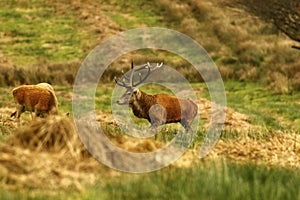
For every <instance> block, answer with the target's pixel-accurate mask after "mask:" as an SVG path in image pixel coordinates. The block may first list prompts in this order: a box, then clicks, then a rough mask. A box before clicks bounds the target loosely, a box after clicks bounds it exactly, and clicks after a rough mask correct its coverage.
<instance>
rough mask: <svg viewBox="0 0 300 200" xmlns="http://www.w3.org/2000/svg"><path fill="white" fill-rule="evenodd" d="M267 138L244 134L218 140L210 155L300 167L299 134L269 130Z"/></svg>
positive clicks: (257, 162) (240, 160)
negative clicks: (239, 136) (237, 137)
mask: <svg viewBox="0 0 300 200" xmlns="http://www.w3.org/2000/svg"><path fill="white" fill-rule="evenodd" d="M268 134H269V135H268V137H267V138H262V137H260V136H257V138H251V137H249V136H247V135H245V136H244V137H242V138H239V139H231V140H226V141H224V140H219V141H218V144H217V145H216V146H215V148H214V150H213V152H212V153H211V154H210V156H212V157H225V158H228V159H230V160H234V161H238V162H243V163H244V162H254V163H256V164H264V165H267V166H276V167H278V166H280V167H288V168H297V169H299V168H300V136H299V134H297V133H286V132H280V131H277V132H269V133H268Z"/></svg>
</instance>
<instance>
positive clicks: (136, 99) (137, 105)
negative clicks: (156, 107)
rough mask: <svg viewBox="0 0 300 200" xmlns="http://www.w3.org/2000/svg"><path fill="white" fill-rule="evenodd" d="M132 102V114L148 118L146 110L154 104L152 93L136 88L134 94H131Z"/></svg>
mask: <svg viewBox="0 0 300 200" xmlns="http://www.w3.org/2000/svg"><path fill="white" fill-rule="evenodd" d="M132 98H133V99H132V103H131V104H130V106H131V108H132V111H133V114H134V115H135V116H137V117H139V118H145V119H148V118H149V114H148V111H149V109H150V107H151V106H152V105H153V104H154V101H155V99H154V98H153V96H152V95H149V94H146V93H145V92H143V91H141V90H138V91H137V93H136V94H135V95H133V96H132Z"/></svg>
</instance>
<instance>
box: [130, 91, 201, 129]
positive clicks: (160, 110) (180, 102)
mask: <svg viewBox="0 0 300 200" xmlns="http://www.w3.org/2000/svg"><path fill="white" fill-rule="evenodd" d="M129 106H130V107H131V108H132V112H133V114H134V115H135V116H136V117H138V118H144V119H147V120H148V121H149V122H150V123H151V127H154V128H156V127H157V126H159V125H162V124H167V123H176V122H180V123H181V124H182V126H183V127H184V128H185V129H187V130H189V129H190V128H191V124H192V122H193V121H194V118H195V117H196V115H197V110H198V107H197V104H195V103H194V102H193V101H191V100H190V99H181V98H177V97H175V96H170V95H167V94H155V95H150V94H146V93H145V92H143V91H141V90H138V89H137V90H136V91H135V92H134V93H133V94H132V96H131V98H130V100H129Z"/></svg>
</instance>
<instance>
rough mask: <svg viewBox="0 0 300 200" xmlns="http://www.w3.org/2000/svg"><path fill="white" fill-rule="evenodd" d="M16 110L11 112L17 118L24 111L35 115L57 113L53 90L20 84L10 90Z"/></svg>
mask: <svg viewBox="0 0 300 200" xmlns="http://www.w3.org/2000/svg"><path fill="white" fill-rule="evenodd" d="M51 87H52V86H51ZM12 94H13V96H14V101H15V103H16V104H17V106H16V111H15V112H14V113H12V114H11V117H13V116H15V115H16V117H17V118H18V119H19V118H20V116H21V114H22V113H23V112H25V111H29V112H31V115H32V112H35V114H36V116H42V115H44V114H58V103H57V98H56V96H55V93H54V91H53V90H51V89H48V88H44V87H41V86H38V85H22V86H19V87H17V88H15V89H13V90H12Z"/></svg>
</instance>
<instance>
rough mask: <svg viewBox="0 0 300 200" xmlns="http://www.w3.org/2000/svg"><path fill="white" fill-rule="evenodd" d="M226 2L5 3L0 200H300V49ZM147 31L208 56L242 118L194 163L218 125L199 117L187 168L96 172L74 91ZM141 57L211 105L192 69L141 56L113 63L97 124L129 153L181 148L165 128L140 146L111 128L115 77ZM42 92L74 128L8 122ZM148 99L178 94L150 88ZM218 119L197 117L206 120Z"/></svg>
mask: <svg viewBox="0 0 300 200" xmlns="http://www.w3.org/2000/svg"><path fill="white" fill-rule="evenodd" d="M228 1H229V0H228ZM228 1H222V3H220V1H218V0H208V1H198V0H172V1H171V0H153V1H139V0H133V1H124V0H112V1H109V0H87V1H82V0H74V1H48V0H44V1H40V0H31V1H27V0H18V1H15V0H11V1H1V2H0V23H1V26H0V149H1V153H0V160H1V161H3V162H1V164H0V185H1V189H0V199H53V198H55V199H195V198H199V199H300V193H299V190H298V188H297V186H298V185H299V184H300V171H299V170H300V169H299V155H300V154H299V153H300V152H299V144H300V143H299V133H300V120H299V119H300V113H299V112H298V110H299V109H300V104H299V99H300V92H299V91H300V81H299V80H300V72H299V65H300V62H299V53H300V51H298V50H295V49H292V48H290V47H291V46H292V45H294V44H295V43H294V42H293V41H292V40H291V39H289V38H287V37H286V36H285V35H283V34H281V32H280V30H279V29H278V28H277V27H276V26H273V25H272V24H269V23H265V22H263V21H261V20H260V19H258V18H256V17H254V16H251V15H250V14H249V13H248V12H245V11H244V10H243V9H240V8H239V7H235V6H232V5H231V6H230V7H229V6H228V4H223V2H228ZM238 1H240V2H242V0H238ZM254 1H255V0H253V1H251V2H254ZM270 1H271V0H268V2H270ZM274 1H276V2H277V0H274ZM278 1H280V2H281V0H278ZM249 5H251V4H249ZM297 8H298V7H297ZM255 14H256V13H255ZM149 26H154V27H167V28H171V29H174V30H177V31H180V32H183V33H185V34H187V35H189V36H190V37H192V38H193V39H195V40H196V41H197V42H199V43H200V44H201V45H202V46H203V47H204V48H205V49H206V50H207V52H208V53H209V55H210V56H211V57H212V58H213V60H214V61H215V63H216V64H217V66H218V68H219V71H220V73H221V75H222V78H223V80H224V81H225V82H224V85H225V89H226V95H227V105H228V109H231V108H232V109H234V110H235V111H232V110H229V113H228V115H227V117H229V118H230V117H233V115H238V116H237V117H236V116H235V118H232V119H231V118H230V119H228V118H227V121H226V124H225V125H226V127H229V128H228V129H225V130H224V131H222V134H221V138H220V140H219V143H218V144H217V145H218V146H217V148H215V149H216V150H215V152H212V154H211V155H210V156H209V157H206V158H204V159H202V160H198V158H197V156H196V155H193V152H196V151H198V147H199V145H200V144H201V143H202V142H203V139H204V137H205V133H206V129H205V125H207V124H208V119H209V117H208V116H209V115H208V114H207V115H205V114H206V113H201V116H200V117H201V123H200V129H199V131H198V133H197V136H196V138H195V140H194V141H193V143H192V145H191V146H190V147H189V151H188V152H187V153H186V154H187V155H185V156H186V157H184V159H187V160H192V161H191V163H190V164H188V165H187V166H182V165H180V164H182V163H184V162H183V161H179V162H178V163H179V164H178V163H174V164H172V165H171V166H169V167H166V168H164V169H161V170H159V171H155V172H151V173H146V174H126V173H122V172H116V171H113V170H111V169H108V168H107V167H105V166H103V165H101V164H99V163H98V162H96V161H95V160H94V159H93V158H92V157H91V155H89V153H88V152H87V151H86V149H85V148H84V147H83V145H82V143H81V142H80V141H79V139H78V137H77V134H76V129H75V127H74V126H73V118H72V84H73V82H74V80H75V77H76V73H77V70H78V69H79V67H80V63H81V62H82V61H83V59H84V58H85V57H86V56H87V54H88V52H89V51H90V50H92V49H93V48H94V47H95V46H96V45H97V44H99V42H101V41H103V40H104V39H105V38H107V37H109V36H110V35H112V34H115V33H118V32H120V31H122V30H128V29H131V28H138V27H149ZM132 58H134V61H135V63H137V64H140V63H144V62H147V61H150V62H152V61H153V62H157V61H164V62H165V63H167V65H168V66H172V67H174V68H175V69H176V70H178V71H179V72H180V73H182V74H183V75H184V76H185V77H186V78H187V79H188V80H189V81H190V82H191V85H192V87H193V88H194V89H195V91H196V95H197V97H199V99H200V98H206V99H210V96H209V91H207V88H206V85H205V83H203V82H202V78H201V77H200V76H199V74H198V73H197V72H196V71H195V70H194V69H193V68H192V67H191V66H190V64H189V63H188V62H186V61H185V60H184V59H182V58H181V57H180V56H178V55H174V54H172V53H170V52H166V51H162V50H152V49H147V50H139V51H135V52H131V53H130V54H127V55H124V56H121V57H120V58H118V59H116V61H115V62H113V63H111V65H110V66H109V67H108V68H107V70H106V71H105V73H104V75H103V76H102V78H101V80H100V82H99V86H98V88H97V91H96V94H95V110H96V114H97V120H99V123H100V125H101V127H102V128H103V129H104V132H105V134H106V135H107V136H108V137H109V138H110V139H111V141H112V142H113V143H114V144H117V145H119V146H120V147H121V148H123V147H127V148H129V147H128V146H126V144H127V143H126V142H127V141H126V139H128V141H129V142H128V143H130V142H131V143H132V144H138V145H136V146H133V147H131V150H132V151H134V152H149V151H150V150H155V149H158V148H159V147H162V146H164V145H165V144H166V143H167V142H169V141H170V140H172V139H173V138H174V135H175V132H174V129H173V128H174V127H175V126H174V127H173V126H169V125H168V126H166V127H164V128H163V129H162V132H164V134H162V138H160V139H156V140H155V139H154V138H151V139H150V142H149V140H144V141H143V140H142V142H140V141H138V140H133V139H132V138H131V137H128V136H125V135H124V134H123V132H122V130H120V128H119V127H118V126H116V124H115V123H114V121H113V119H112V117H111V95H112V91H113V89H114V83H113V78H114V77H115V76H117V77H120V76H121V75H122V73H123V72H122V70H124V71H126V70H128V69H129V67H130V60H131V59H132ZM39 82H48V83H51V84H53V85H54V88H55V92H56V94H57V97H58V101H59V111H60V114H61V115H62V116H64V115H65V114H66V113H70V118H69V119H68V118H65V117H58V118H53V119H51V120H49V121H47V120H45V119H42V120H40V121H39V120H38V121H34V122H31V120H30V117H29V115H26V114H24V115H23V116H22V118H21V122H20V123H16V122H15V121H14V120H13V119H11V118H10V117H9V115H10V114H11V112H12V111H13V109H14V104H13V100H12V96H11V94H10V91H11V89H12V88H13V87H14V86H18V85H21V84H36V83H39ZM142 89H143V91H145V92H148V93H152V94H155V93H157V91H160V92H162V91H163V92H166V93H171V92H170V91H168V90H167V89H166V88H163V87H159V86H153V85H150V86H149V85H148V86H144V87H143V88H142ZM209 108H210V107H209V106H207V107H205V106H204V107H203V109H204V110H200V111H201V112H207V113H209ZM205 109H206V110H205ZM236 111H238V112H236ZM202 114H203V115H202ZM240 116H241V118H242V119H241V120H239V119H238V117H240ZM134 120H135V122H136V123H139V124H143V125H145V126H147V122H145V120H143V119H134ZM230 120H231V121H230ZM234 123H235V124H234ZM234 126H238V128H239V129H238V128H236V127H234ZM243 126H247V127H243ZM248 126H249V127H248ZM20 127H21V128H20ZM257 127H259V128H257ZM247 128H249V129H247ZM61 133H62V134H61ZM139 142H140V143H139ZM74 144H75V146H73V145H74ZM77 147H78V149H77ZM275 150H276V151H275ZM78 152H79V153H78ZM262 152H263V153H262ZM265 152H266V153H265ZM274 152H275V153H274ZM278 152H279V153H278ZM280 152H282V154H280ZM191 155H192V156H191ZM189 156H190V157H189ZM268 159H273V160H272V163H271V164H270V162H268ZM274 160H275V161H274ZM273 161H274V162H273ZM181 162H182V163H181ZM20 177H21V178H20ZM48 179H49V184H48V185H46V184H44V183H45V182H46V180H47V182H48ZM41 183H42V184H41ZM2 186H3V187H2ZM15 191H17V192H15Z"/></svg>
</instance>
